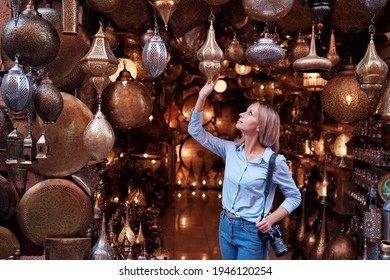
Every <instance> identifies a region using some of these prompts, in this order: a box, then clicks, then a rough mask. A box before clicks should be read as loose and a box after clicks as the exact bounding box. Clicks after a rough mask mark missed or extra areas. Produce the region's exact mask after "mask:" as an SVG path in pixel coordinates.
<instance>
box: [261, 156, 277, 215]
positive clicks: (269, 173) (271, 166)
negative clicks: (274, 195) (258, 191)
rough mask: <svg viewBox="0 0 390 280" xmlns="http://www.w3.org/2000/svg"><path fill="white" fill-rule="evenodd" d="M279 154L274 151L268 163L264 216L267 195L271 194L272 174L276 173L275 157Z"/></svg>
mask: <svg viewBox="0 0 390 280" xmlns="http://www.w3.org/2000/svg"><path fill="white" fill-rule="evenodd" d="M277 155H278V154H277V153H273V154H272V155H271V158H270V160H269V163H268V170H267V177H266V179H265V189H264V207H263V213H262V214H261V217H262V218H264V212H265V204H266V202H267V197H268V194H269V186H270V184H271V179H272V174H273V173H274V169H275V158H276V156H277Z"/></svg>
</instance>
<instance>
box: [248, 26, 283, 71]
mask: <svg viewBox="0 0 390 280" xmlns="http://www.w3.org/2000/svg"><path fill="white" fill-rule="evenodd" d="M268 36H269V34H268V30H267V29H265V31H264V37H263V38H260V39H259V40H258V41H257V43H255V44H253V45H251V46H250V47H249V48H248V49H247V50H246V52H245V56H246V59H247V60H248V61H249V62H250V63H253V64H257V65H259V66H270V65H273V64H275V63H277V62H279V61H280V60H282V59H283V58H284V57H285V51H284V49H283V48H282V47H280V46H279V45H278V44H276V43H275V41H274V40H273V39H272V38H269V37H268Z"/></svg>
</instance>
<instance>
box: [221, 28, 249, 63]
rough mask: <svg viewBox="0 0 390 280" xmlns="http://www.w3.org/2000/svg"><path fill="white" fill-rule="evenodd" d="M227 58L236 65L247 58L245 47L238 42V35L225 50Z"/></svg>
mask: <svg viewBox="0 0 390 280" xmlns="http://www.w3.org/2000/svg"><path fill="white" fill-rule="evenodd" d="M225 57H226V58H227V59H228V60H230V61H231V62H234V63H237V62H240V61H241V60H242V59H243V58H244V57H245V47H244V46H243V45H241V44H240V42H239V41H238V40H237V35H236V33H234V37H233V40H232V42H231V44H230V45H229V46H228V47H227V48H226V49H225Z"/></svg>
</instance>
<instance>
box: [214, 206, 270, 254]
mask: <svg viewBox="0 0 390 280" xmlns="http://www.w3.org/2000/svg"><path fill="white" fill-rule="evenodd" d="M260 234H261V233H260ZM219 247H220V250H221V255H222V259H223V260H266V259H267V257H268V251H269V241H266V242H262V241H261V240H260V236H259V230H258V228H257V227H256V226H255V224H254V223H251V222H248V221H247V220H244V219H242V218H239V217H230V216H228V215H227V214H226V211H225V210H222V211H221V214H220V220H219Z"/></svg>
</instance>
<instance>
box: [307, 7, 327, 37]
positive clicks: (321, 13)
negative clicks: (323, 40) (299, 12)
mask: <svg viewBox="0 0 390 280" xmlns="http://www.w3.org/2000/svg"><path fill="white" fill-rule="evenodd" d="M308 5H309V7H310V10H311V12H312V14H313V15H314V16H315V17H316V19H317V20H318V23H317V25H316V26H317V29H318V30H319V32H321V29H322V28H323V23H322V22H323V20H324V18H325V17H326V16H327V15H328V14H329V12H330V1H329V0H309V1H308Z"/></svg>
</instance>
